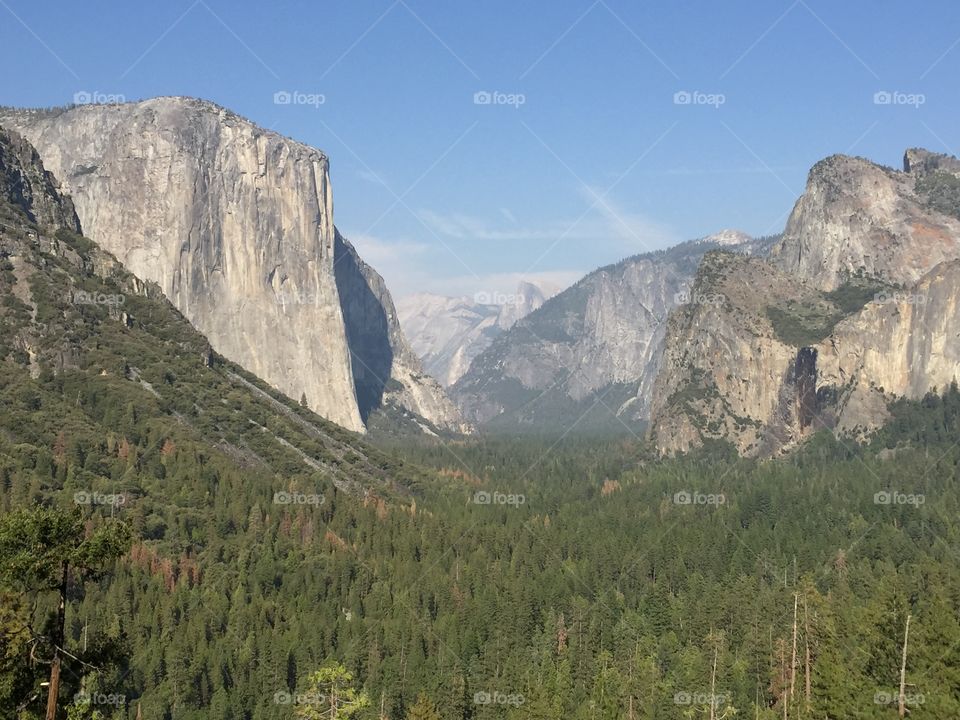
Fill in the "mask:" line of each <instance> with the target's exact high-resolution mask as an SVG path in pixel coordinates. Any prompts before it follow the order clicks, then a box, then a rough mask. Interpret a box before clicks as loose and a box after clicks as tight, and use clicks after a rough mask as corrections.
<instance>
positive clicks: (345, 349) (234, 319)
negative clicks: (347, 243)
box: [0, 98, 445, 431]
mask: <svg viewBox="0 0 960 720" xmlns="http://www.w3.org/2000/svg"><path fill="white" fill-rule="evenodd" d="M4 123H5V124H9V125H10V126H12V127H14V128H15V129H17V130H19V131H20V132H22V133H23V134H24V136H26V137H27V138H28V139H29V140H30V141H31V142H32V143H33V144H34V145H35V146H36V147H37V149H38V151H39V152H40V155H41V156H42V157H43V159H44V161H45V163H46V165H47V167H48V169H50V170H51V171H52V172H53V173H54V174H55V175H56V176H57V177H58V178H59V179H60V180H61V182H62V183H63V185H64V188H65V190H67V191H68V192H69V193H70V194H71V195H72V197H73V201H74V204H75V205H76V209H77V214H78V215H79V218H80V222H81V224H82V226H83V230H84V232H85V233H86V234H87V235H88V236H89V237H91V238H92V239H93V240H95V241H96V242H98V243H99V244H100V245H102V246H103V247H104V248H105V249H106V250H108V251H109V252H111V253H113V254H114V255H116V256H117V258H118V259H119V260H120V261H121V262H122V263H123V264H124V265H125V266H126V267H128V268H129V269H130V270H131V271H132V272H133V273H135V274H136V275H137V276H138V277H140V278H142V279H145V280H152V281H154V282H156V283H157V284H158V285H159V286H160V287H161V288H162V290H163V292H164V293H165V294H166V295H167V297H169V298H170V300H171V301H172V302H173V304H174V305H175V306H176V307H177V308H178V309H179V310H180V311H181V312H183V313H184V315H185V316H186V317H187V318H188V319H189V320H190V321H191V322H192V323H193V324H194V326H195V327H197V328H198V329H199V330H200V331H201V332H202V333H203V334H205V335H206V336H207V337H208V338H209V339H210V341H211V343H212V345H213V347H214V348H215V349H216V350H217V351H218V352H220V353H222V354H223V355H224V356H226V357H228V358H230V359H231V360H234V361H236V362H238V363H240V364H242V365H243V366H244V367H246V368H247V369H248V370H250V371H251V372H253V373H255V374H256V375H258V376H260V377H262V378H264V379H265V380H267V381H268V382H270V383H271V384H272V385H274V386H275V387H277V388H278V389H280V390H281V391H283V392H284V393H285V394H287V395H289V396H290V397H293V398H300V397H302V396H305V397H306V400H307V403H308V404H309V406H310V407H311V408H312V409H313V410H315V411H316V412H317V413H318V414H320V415H323V416H324V417H326V418H328V419H330V420H333V421H334V422H337V423H339V424H340V425H342V426H344V427H347V428H349V429H351V430H357V431H363V429H364V424H363V420H362V417H361V408H360V404H359V403H358V399H357V393H356V389H355V382H354V368H353V363H352V361H351V352H350V348H349V344H348V329H347V327H346V325H345V321H344V314H345V313H344V310H343V308H342V304H343V303H344V302H347V303H349V302H353V301H354V300H353V298H343V297H341V292H340V291H339V289H338V287H337V282H336V278H335V273H334V255H335V249H334V242H335V229H334V225H333V196H332V192H331V188H330V181H329V175H328V161H327V158H326V157H325V156H324V155H323V154H322V153H321V152H319V151H318V150H316V149H314V148H311V147H308V146H306V145H302V144H300V143H297V142H294V141H292V140H289V139H287V138H284V137H281V136H280V135H277V134H275V133H272V132H268V131H266V130H263V129H261V128H258V127H257V126H255V125H254V124H252V123H250V122H249V121H247V120H244V119H243V118H240V117H239V116H237V115H235V114H233V113H231V112H229V111H227V110H224V109H223V108H220V107H218V106H216V105H213V104H211V103H207V102H204V101H199V100H191V99H186V98H158V99H154V100H147V101H144V102H140V103H132V104H123V105H88V106H81V107H75V108H71V109H69V110H66V111H63V112H60V113H48V112H34V111H8V112H5V113H3V114H0V124H4ZM391 340H392V341H393V342H394V343H397V342H399V343H401V344H402V342H403V341H402V338H399V337H392V338H391ZM394 350H396V348H394ZM401 382H402V380H401ZM431 391H432V389H428V390H423V392H424V393H427V394H429V392H431ZM438 402H439V401H438ZM423 405H426V403H423ZM411 409H414V410H415V411H416V409H415V408H411ZM428 419H431V420H433V421H435V422H437V423H438V424H440V425H443V424H444V420H445V419H444V418H438V417H434V418H429V417H428Z"/></svg>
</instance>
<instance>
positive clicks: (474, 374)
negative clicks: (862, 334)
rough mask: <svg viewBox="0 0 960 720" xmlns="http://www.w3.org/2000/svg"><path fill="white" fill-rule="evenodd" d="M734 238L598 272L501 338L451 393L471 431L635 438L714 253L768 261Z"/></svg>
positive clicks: (761, 246) (748, 242)
mask: <svg viewBox="0 0 960 720" xmlns="http://www.w3.org/2000/svg"><path fill="white" fill-rule="evenodd" d="M772 242H773V239H771V238H765V239H758V240H754V239H752V238H750V237H749V236H747V235H746V234H744V233H741V232H737V231H733V230H728V231H724V232H721V233H718V234H716V235H711V236H709V237H705V238H701V239H699V240H693V241H690V242H686V243H683V244H681V245H678V246H676V247H674V248H670V249H669V250H663V251H658V252H654V253H647V254H643V255H637V256H634V257H630V258H627V259H625V260H622V261H620V262H619V263H616V264H615V265H610V266H607V267H603V268H600V269H598V270H595V271H594V272H592V273H590V274H588V275H587V276H586V277H584V278H583V279H581V280H580V281H579V282H577V283H576V284H574V285H573V286H572V287H570V288H568V289H566V290H564V291H563V292H561V293H559V294H557V295H556V296H554V297H553V298H551V299H549V300H547V301H546V302H545V303H544V304H543V306H542V307H540V308H539V309H537V310H535V311H534V312H532V313H531V314H530V315H528V316H526V317H524V318H523V319H521V320H520V321H519V322H517V323H516V324H515V325H514V326H513V327H511V328H510V330H508V331H507V332H505V333H502V334H501V335H499V336H498V337H497V338H496V339H495V340H494V341H493V343H492V344H491V345H490V347H489V348H488V349H486V350H485V351H484V352H482V353H481V354H480V355H478V356H477V357H476V359H475V360H474V361H473V363H472V364H471V366H470V369H469V370H468V371H467V372H466V373H464V374H463V376H462V377H461V378H460V379H459V380H458V381H457V382H456V384H455V385H454V386H453V387H452V388H451V392H452V394H453V396H454V398H455V400H456V401H457V402H458V403H459V404H460V407H461V409H462V411H463V413H464V415H465V417H466V418H468V419H469V420H470V421H471V422H474V423H477V424H479V425H485V426H487V427H488V428H491V429H502V430H506V429H520V430H525V431H532V432H555V431H566V430H568V429H571V428H572V430H573V431H584V430H589V431H591V432H594V431H605V430H616V431H620V432H623V431H625V430H629V431H630V432H637V431H639V429H640V428H642V427H643V424H644V422H645V421H646V420H647V419H648V408H649V404H650V393H651V388H652V385H653V381H654V378H655V377H656V374H657V370H658V368H659V364H660V358H661V356H662V353H663V343H664V331H665V329H666V324H665V323H666V318H667V316H668V314H669V312H670V311H671V310H672V309H673V308H674V307H676V306H677V305H679V304H681V303H684V302H686V301H687V298H686V294H687V293H688V292H689V290H690V287H691V284H692V282H693V278H694V275H695V273H696V269H697V266H698V264H699V262H700V260H701V258H702V257H703V256H704V254H705V253H707V252H708V251H710V250H714V249H718V248H728V249H734V250H736V251H737V252H741V253H746V254H756V253H761V254H762V253H765V252H766V251H767V250H768V248H769V247H770V245H771V244H772Z"/></svg>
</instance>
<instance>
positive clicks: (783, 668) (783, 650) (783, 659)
mask: <svg viewBox="0 0 960 720" xmlns="http://www.w3.org/2000/svg"><path fill="white" fill-rule="evenodd" d="M777 642H778V644H779V645H780V683H781V686H780V704H781V705H783V720H787V688H786V687H785V682H786V679H787V647H786V646H787V643H786V642H785V641H784V640H783V638H780V639H778V641H777Z"/></svg>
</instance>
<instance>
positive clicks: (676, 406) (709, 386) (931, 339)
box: [651, 150, 960, 456]
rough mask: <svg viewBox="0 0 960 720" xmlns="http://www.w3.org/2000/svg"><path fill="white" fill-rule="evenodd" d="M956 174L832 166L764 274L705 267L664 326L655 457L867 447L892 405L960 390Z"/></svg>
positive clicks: (938, 169)
mask: <svg viewBox="0 0 960 720" xmlns="http://www.w3.org/2000/svg"><path fill="white" fill-rule="evenodd" d="M958 169H960V163H958V161H957V160H956V159H954V158H949V157H946V156H939V155H934V154H932V153H929V152H927V151H924V150H909V151H907V154H906V156H905V162H904V171H903V172H896V171H893V170H890V169H888V168H882V167H880V166H877V165H874V164H873V163H870V162H868V161H865V160H862V159H859V158H846V157H842V156H834V157H831V158H827V159H826V160H824V161H822V162H820V163H818V164H817V165H816V166H814V168H813V169H812V171H811V173H810V179H809V182H808V184H807V190H806V192H805V193H804V195H803V196H802V197H801V198H800V199H799V200H798V201H797V204H796V207H795V208H794V211H793V213H792V215H791V218H790V221H789V223H788V225H787V229H786V231H785V232H784V235H783V237H782V239H781V240H780V242H779V243H777V244H776V245H775V246H774V248H773V249H772V251H771V253H770V257H769V260H768V261H767V260H763V259H759V258H745V257H742V256H737V255H734V254H730V253H711V254H710V255H708V256H707V257H706V258H705V260H704V262H703V263H702V264H701V266H700V269H699V271H698V273H697V278H696V280H695V282H694V291H693V293H694V295H695V296H697V297H700V298H705V299H707V300H709V301H705V302H697V303H692V304H689V305H687V306H685V307H683V308H681V309H679V310H678V311H677V312H675V313H674V314H673V315H672V316H671V318H670V321H669V323H668V331H667V341H666V350H665V353H664V361H663V366H662V369H661V372H660V374H659V376H658V378H657V381H656V383H655V386H654V390H653V403H652V408H651V415H652V418H653V419H652V426H651V437H652V439H653V441H654V443H655V444H656V446H657V447H658V448H659V450H660V451H661V452H665V453H674V452H678V451H686V450H689V449H691V448H693V447H696V446H698V445H701V444H702V443H703V442H705V441H706V440H709V439H718V440H726V441H729V442H731V443H732V444H733V445H734V446H735V447H736V448H737V450H738V451H739V452H740V453H742V454H745V455H760V456H764V455H772V454H777V453H780V452H783V451H784V450H787V449H790V448H792V447H795V446H796V445H797V444H798V443H799V442H801V441H802V440H804V439H805V438H807V437H809V436H810V435H811V434H813V433H815V432H817V431H819V430H822V429H829V430H832V431H834V432H836V433H837V434H839V435H841V436H846V437H851V438H855V439H861V438H862V437H863V436H864V434H865V433H868V432H870V431H872V430H875V429H876V428H877V427H879V426H880V425H882V424H883V423H884V422H886V421H887V419H888V418H889V411H888V406H889V405H890V403H891V402H893V401H894V400H896V399H899V398H907V399H918V398H922V397H923V396H924V395H925V394H926V393H928V392H929V391H931V390H933V389H935V388H941V389H942V388H945V387H947V386H949V385H950V384H951V383H953V382H956V381H957V379H958V378H960V331H958V329H957V327H956V321H955V320H956V316H957V309H958V307H960V306H958V302H960V259H958V258H960V223H958V222H957V218H958V217H960V215H958V212H957V211H958V209H960V180H958V179H957V175H956V173H957V171H958Z"/></svg>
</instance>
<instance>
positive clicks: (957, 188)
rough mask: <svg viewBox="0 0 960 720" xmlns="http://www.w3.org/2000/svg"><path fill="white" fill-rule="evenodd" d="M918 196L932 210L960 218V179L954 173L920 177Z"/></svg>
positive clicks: (934, 173)
mask: <svg viewBox="0 0 960 720" xmlns="http://www.w3.org/2000/svg"><path fill="white" fill-rule="evenodd" d="M917 194H919V195H920V196H921V197H922V198H923V199H924V204H925V205H926V206H927V207H929V208H931V209H932V210H936V211H937V212H941V213H943V214H944V215H950V216H951V217H955V218H960V177H957V176H956V175H954V174H953V173H949V172H943V171H940V172H933V173H930V174H928V175H924V176H922V177H920V178H919V179H918V180H917Z"/></svg>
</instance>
